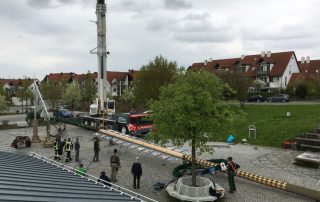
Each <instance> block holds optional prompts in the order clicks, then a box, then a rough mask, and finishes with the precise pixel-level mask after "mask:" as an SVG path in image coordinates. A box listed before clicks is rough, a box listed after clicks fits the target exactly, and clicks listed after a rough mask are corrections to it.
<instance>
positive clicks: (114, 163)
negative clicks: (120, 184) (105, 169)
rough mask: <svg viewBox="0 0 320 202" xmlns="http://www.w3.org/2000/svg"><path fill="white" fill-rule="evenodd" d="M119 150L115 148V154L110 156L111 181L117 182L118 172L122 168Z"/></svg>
mask: <svg viewBox="0 0 320 202" xmlns="http://www.w3.org/2000/svg"><path fill="white" fill-rule="evenodd" d="M117 152H118V150H117V149H114V150H113V154H112V156H111V157H110V165H111V182H117V172H118V169H119V168H120V158H119V156H118V155H117Z"/></svg>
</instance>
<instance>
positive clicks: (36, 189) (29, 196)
mask: <svg viewBox="0 0 320 202" xmlns="http://www.w3.org/2000/svg"><path fill="white" fill-rule="evenodd" d="M0 201H77V202H81V201H83V202H87V201H97V202H98V201H121V202H122V201H124V202H125V201H128V202H132V201H140V200H134V199H131V197H130V196H128V195H125V194H121V193H120V192H118V191H114V190H110V189H108V188H104V187H103V186H102V185H101V184H95V183H94V182H92V181H88V179H86V178H81V177H79V176H77V175H74V174H73V173H71V172H68V171H67V170H62V169H59V168H57V167H56V166H53V165H51V164H49V163H45V162H43V161H42V160H39V159H37V158H33V157H31V156H28V155H25V154H20V153H13V152H7V151H0Z"/></svg>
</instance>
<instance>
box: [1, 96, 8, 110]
mask: <svg viewBox="0 0 320 202" xmlns="http://www.w3.org/2000/svg"><path fill="white" fill-rule="evenodd" d="M7 108H8V105H7V102H6V97H5V96H4V95H0V111H4V110H6V109H7Z"/></svg>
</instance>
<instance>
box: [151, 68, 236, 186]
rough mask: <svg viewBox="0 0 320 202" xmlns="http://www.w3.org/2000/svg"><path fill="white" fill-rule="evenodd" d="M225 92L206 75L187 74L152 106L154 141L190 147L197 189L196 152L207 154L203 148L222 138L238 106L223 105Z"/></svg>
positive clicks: (234, 116)
mask: <svg viewBox="0 0 320 202" xmlns="http://www.w3.org/2000/svg"><path fill="white" fill-rule="evenodd" d="M225 88H228V85H227V84H224V83H223V82H221V81H220V79H218V78H217V77H216V76H215V75H213V74H211V73H209V72H206V71H197V72H193V71H188V72H187V73H186V75H179V76H177V79H176V82H175V83H173V84H169V85H168V86H166V87H163V88H162V89H161V93H160V97H159V100H158V101H153V102H152V103H151V110H152V111H153V112H154V114H153V120H154V124H155V128H156V129H157V130H156V132H155V133H156V135H155V139H158V140H160V142H164V141H166V140H171V141H172V142H173V144H174V145H177V146H181V145H183V144H184V143H186V142H188V143H189V144H190V146H191V148H192V184H193V186H196V171H195V166H196V163H195V159H196V150H197V151H198V152H199V153H201V152H204V151H206V149H207V147H206V146H205V144H206V143H207V142H208V141H212V140H213V139H214V137H215V136H218V135H223V131H224V130H226V128H227V125H228V124H231V123H232V122H233V120H234V119H235V118H236V112H237V111H239V106H238V105H234V104H233V105H232V104H230V103H228V102H225V101H223V100H224V96H223V95H224V93H223V92H224V91H225ZM239 112H241V111H239ZM239 114H241V113H239Z"/></svg>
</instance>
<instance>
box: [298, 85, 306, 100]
mask: <svg viewBox="0 0 320 202" xmlns="http://www.w3.org/2000/svg"><path fill="white" fill-rule="evenodd" d="M296 95H297V96H298V97H299V98H305V97H306V96H307V87H306V86H305V85H303V84H300V85H298V86H297V89H296Z"/></svg>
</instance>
